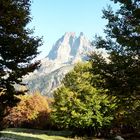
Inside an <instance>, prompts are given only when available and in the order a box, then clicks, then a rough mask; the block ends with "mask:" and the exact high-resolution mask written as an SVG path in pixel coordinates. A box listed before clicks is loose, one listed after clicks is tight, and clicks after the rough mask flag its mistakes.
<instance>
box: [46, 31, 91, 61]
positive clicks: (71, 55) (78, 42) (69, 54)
mask: <svg viewBox="0 0 140 140" xmlns="http://www.w3.org/2000/svg"><path fill="white" fill-rule="evenodd" d="M89 50H91V45H90V43H89V40H88V39H87V38H86V37H85V36H84V33H83V32H81V33H80V35H79V36H78V37H77V36H76V34H75V32H66V33H65V34H64V35H63V36H62V37H61V38H60V39H58V40H57V41H56V43H55V45H54V46H53V47H52V49H51V51H50V53H49V55H48V56H47V58H48V59H49V60H55V61H57V62H59V63H71V62H75V60H82V59H83V57H85V55H87V54H85V53H87V51H89Z"/></svg>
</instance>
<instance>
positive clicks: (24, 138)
mask: <svg viewBox="0 0 140 140" xmlns="http://www.w3.org/2000/svg"><path fill="white" fill-rule="evenodd" d="M0 137H7V138H12V139H16V140H42V139H40V138H35V137H31V136H22V135H18V134H12V133H6V132H4V133H0Z"/></svg>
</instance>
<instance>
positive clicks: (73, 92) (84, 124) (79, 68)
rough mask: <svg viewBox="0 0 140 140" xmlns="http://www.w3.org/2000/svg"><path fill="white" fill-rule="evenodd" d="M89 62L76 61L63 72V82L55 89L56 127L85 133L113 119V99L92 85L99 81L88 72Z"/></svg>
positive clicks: (53, 108) (108, 123)
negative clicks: (72, 68)
mask: <svg viewBox="0 0 140 140" xmlns="http://www.w3.org/2000/svg"><path fill="white" fill-rule="evenodd" d="M90 67H91V65H90V63H83V64H77V65H76V66H75V67H74V70H72V71H71V72H69V73H68V74H66V76H65V78H64V79H63V82H62V83H63V85H62V86H61V87H60V88H58V89H57V90H56V91H55V92H54V103H53V105H52V113H51V115H52V119H53V121H54V124H55V125H57V127H58V128H70V129H73V130H76V131H78V130H79V131H80V132H81V131H83V130H84V131H83V132H84V133H90V132H91V133H93V132H94V133H97V132H98V131H99V130H100V129H101V128H103V127H105V126H109V125H110V124H111V121H112V120H113V110H114V108H115V104H114V103H113V102H114V100H115V98H113V97H111V98H110V97H109V96H107V95H106V92H107V91H106V90H103V89H102V88H96V86H94V87H93V86H92V85H91V80H92V79H94V81H95V85H96V83H102V82H103V81H100V78H99V76H98V75H96V76H95V75H94V76H93V75H92V74H91V73H90Z"/></svg>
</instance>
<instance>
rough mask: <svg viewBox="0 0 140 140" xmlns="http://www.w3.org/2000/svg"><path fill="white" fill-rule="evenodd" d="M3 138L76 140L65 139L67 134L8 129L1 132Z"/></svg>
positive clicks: (19, 139)
mask: <svg viewBox="0 0 140 140" xmlns="http://www.w3.org/2000/svg"><path fill="white" fill-rule="evenodd" d="M0 134H1V137H8V138H13V139H16V140H74V139H72V138H67V137H64V136H66V135H69V134H68V133H66V132H63V131H62V132H55V131H54V132H53V131H41V130H33V129H20V128H18V129H16V128H8V129H5V130H3V131H1V132H0Z"/></svg>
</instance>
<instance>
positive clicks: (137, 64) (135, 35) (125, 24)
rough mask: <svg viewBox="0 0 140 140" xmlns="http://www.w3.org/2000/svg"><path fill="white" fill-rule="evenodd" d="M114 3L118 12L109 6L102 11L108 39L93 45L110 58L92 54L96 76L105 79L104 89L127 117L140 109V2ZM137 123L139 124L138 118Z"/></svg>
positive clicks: (128, 0)
mask: <svg viewBox="0 0 140 140" xmlns="http://www.w3.org/2000/svg"><path fill="white" fill-rule="evenodd" d="M112 1H114V2H115V3H118V4H119V6H120V8H119V10H117V11H116V12H113V10H112V8H111V7H110V6H109V7H108V9H107V10H103V18H105V19H107V20H108V23H107V25H106V29H105V30H104V31H105V34H106V37H105V38H102V37H100V36H99V37H96V41H95V42H94V43H95V44H94V45H95V46H96V47H97V48H103V49H105V50H106V51H107V53H108V54H109V57H108V58H104V57H103V55H101V54H100V55H98V54H92V55H91V61H92V62H93V73H95V74H97V73H98V74H100V75H101V76H102V78H103V79H104V80H105V84H104V87H105V88H107V89H109V94H110V95H115V96H117V97H118V101H119V103H120V108H123V110H125V111H126V112H125V117H127V116H128V114H133V113H134V112H137V111H138V110H139V109H138V108H139V106H140V1H139V0H112ZM134 106H135V107H134ZM137 113H139V112H137ZM135 115H136V114H135ZM135 115H134V114H133V117H134V116H135ZM136 116H138V115H136ZM136 120H137V121H139V122H140V118H139V117H138V118H136ZM131 122H132V121H131Z"/></svg>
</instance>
